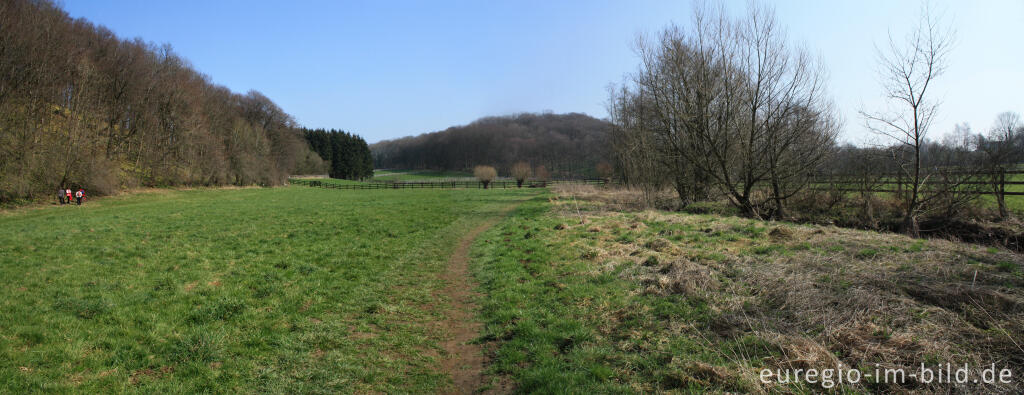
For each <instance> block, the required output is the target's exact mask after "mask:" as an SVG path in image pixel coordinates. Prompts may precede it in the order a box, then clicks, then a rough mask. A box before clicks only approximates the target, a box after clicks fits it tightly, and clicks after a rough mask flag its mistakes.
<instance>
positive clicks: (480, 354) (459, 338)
mask: <svg viewBox="0 0 1024 395" xmlns="http://www.w3.org/2000/svg"><path fill="white" fill-rule="evenodd" d="M513 208H514V206H510V207H507V208H505V209H504V210H502V214H504V213H507V212H508V211H511V210H512V209H513ZM500 220H501V218H500V217H496V218H491V219H488V220H487V221H485V222H484V223H482V224H480V225H479V226H477V227H476V228H473V230H471V231H469V233H467V234H466V235H464V236H463V237H462V239H461V240H459V244H458V246H457V247H456V248H455V252H454V253H453V254H452V256H451V258H450V259H449V260H448V267H447V269H446V270H445V272H444V273H442V274H441V279H442V280H443V281H444V283H445V287H444V288H443V289H442V290H441V294H440V296H442V297H444V298H446V299H448V300H449V301H450V308H449V309H448V311H446V312H445V313H444V314H445V317H444V321H443V322H438V323H436V325H437V327H438V328H440V329H441V330H443V331H445V332H447V333H448V337H447V339H445V341H444V342H442V343H441V347H442V348H443V349H444V351H445V355H444V356H443V357H442V359H441V369H442V371H443V372H444V373H446V374H448V375H449V376H451V378H452V383H453V384H454V387H453V388H452V389H450V390H449V391H446V392H445V393H449V394H472V393H476V392H478V390H480V389H481V388H482V387H484V386H485V384H488V383H485V381H484V368H485V365H486V363H487V358H486V355H485V350H484V347H483V346H482V345H480V344H475V343H474V342H473V340H475V339H476V338H477V336H479V334H480V330H481V328H482V326H483V324H482V323H480V322H479V321H477V319H476V311H477V306H476V304H475V303H474V302H473V298H474V297H476V296H477V293H476V292H474V291H473V289H474V288H475V284H474V282H473V280H472V275H471V273H470V272H469V248H470V246H472V244H473V240H476V238H477V236H479V235H480V234H481V233H483V232H484V231H486V230H487V229H489V228H490V227H492V226H494V225H495V224H497V223H498V222H499V221H500ZM509 391H510V388H508V385H504V384H499V385H497V386H493V387H490V388H487V389H486V390H485V391H483V392H484V393H507V392H509Z"/></svg>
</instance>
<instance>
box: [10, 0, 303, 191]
mask: <svg viewBox="0 0 1024 395" xmlns="http://www.w3.org/2000/svg"><path fill="white" fill-rule="evenodd" d="M319 161H320V159H319V158H317V157H316V155H315V154H311V153H310V152H309V149H308V146H307V144H306V143H305V141H304V140H303V138H302V135H301V133H300V132H299V131H298V130H297V128H296V125H295V122H294V120H293V119H292V117H291V116H289V115H288V114H286V113H285V112H284V111H282V110H281V108H279V107H278V106H277V105H275V104H274V103H273V102H272V101H271V100H270V99H268V98H267V97H265V96H263V95H262V94H260V93H258V92H249V93H247V94H244V95H240V94H236V93H232V92H231V91H230V90H228V89H227V88H225V87H223V86H218V85H215V84H213V83H212V82H211V81H210V78H209V77H207V76H205V75H203V74H200V73H199V72H197V71H196V70H195V69H193V68H192V66H191V65H190V64H189V63H188V62H187V61H186V60H184V59H182V58H181V57H179V56H178V55H177V54H175V53H174V52H173V51H172V50H171V48H170V47H169V46H167V45H164V46H156V45H153V44H149V43H145V42H143V41H141V40H140V39H135V40H121V39H119V38H118V37H117V36H115V35H114V34H113V33H112V32H111V31H110V30H108V29H106V28H104V27H102V26H95V25H93V24H91V23H89V22H88V21H85V20H83V19H72V18H71V17H69V16H68V15H67V13H66V12H64V11H63V10H61V9H60V8H58V7H57V6H55V5H54V4H53V3H51V2H50V1H46V0H7V1H3V2H0V201H9V200H12V199H21V198H32V197H33V196H37V195H39V194H41V193H49V191H51V190H53V189H55V188H56V187H57V186H61V185H66V186H71V185H74V186H81V187H85V188H87V189H89V190H91V191H92V192H94V193H104V192H111V191H113V190H115V189H117V188H120V187H130V186H135V185H148V186H156V185H176V184H189V185H219V184H239V185H241V184H277V183H281V182H283V181H284V180H285V178H286V177H287V175H288V174H289V173H292V172H303V171H306V170H304V169H303V168H304V167H308V166H315V165H316V164H317V163H318V162H319Z"/></svg>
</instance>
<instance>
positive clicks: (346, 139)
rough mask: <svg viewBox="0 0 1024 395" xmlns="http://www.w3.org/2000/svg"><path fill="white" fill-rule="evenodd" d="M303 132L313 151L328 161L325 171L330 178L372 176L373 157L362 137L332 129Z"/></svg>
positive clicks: (351, 178)
mask: <svg viewBox="0 0 1024 395" xmlns="http://www.w3.org/2000/svg"><path fill="white" fill-rule="evenodd" d="M303 134H304V135H305V136H306V141H308V142H309V146H310V147H311V148H312V149H313V151H315V152H316V153H317V154H318V155H320V157H321V158H323V159H324V160H327V161H330V163H329V166H328V168H327V173H328V175H329V176H330V177H331V178H344V179H348V180H362V179H366V178H370V177H373V157H372V156H371V155H370V148H369V147H368V146H367V145H366V140H363V138H362V137H359V136H357V135H354V134H351V133H348V132H344V131H340V130H334V129H331V130H324V129H304V130H303Z"/></svg>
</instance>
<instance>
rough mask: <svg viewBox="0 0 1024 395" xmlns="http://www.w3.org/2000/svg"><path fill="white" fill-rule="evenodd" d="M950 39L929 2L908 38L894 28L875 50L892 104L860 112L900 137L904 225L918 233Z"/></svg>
mask: <svg viewBox="0 0 1024 395" xmlns="http://www.w3.org/2000/svg"><path fill="white" fill-rule="evenodd" d="M952 45H953V32H952V31H951V30H949V29H947V28H944V27H943V26H941V24H940V21H939V20H938V18H937V17H936V16H935V15H933V14H932V12H931V10H930V9H929V8H927V7H925V8H924V9H923V10H922V14H921V18H920V20H919V22H918V25H917V26H916V27H915V28H914V30H913V31H912V32H911V33H910V34H909V35H908V36H907V38H906V40H905V41H904V42H897V40H896V39H895V38H893V37H892V35H891V34H890V36H889V43H888V46H887V47H886V48H884V49H882V48H878V50H877V52H878V62H879V66H880V70H879V73H880V76H881V84H882V89H883V91H884V93H885V98H886V99H887V101H888V103H889V105H888V108H887V109H884V110H879V111H875V112H868V111H864V110H862V111H861V112H860V113H861V115H862V116H863V117H864V119H865V123H866V125H867V127H868V129H869V130H871V131H872V132H874V133H876V134H878V135H880V136H882V137H884V138H887V139H888V140H890V142H895V143H896V145H895V146H894V148H893V150H892V155H893V158H894V159H895V160H896V161H897V162H898V163H899V169H900V171H901V172H902V174H903V176H904V177H906V178H907V179H908V181H909V188H908V190H907V193H905V194H904V195H903V196H902V200H903V221H902V224H901V228H902V230H903V231H904V232H906V233H908V234H910V235H914V236H917V235H918V234H919V233H920V228H919V226H918V222H917V220H918V216H920V215H921V214H922V213H923V212H925V211H926V209H928V202H929V200H932V199H933V198H934V195H933V196H927V194H926V193H924V192H925V191H924V185H925V182H926V181H927V180H928V178H929V174H928V172H927V171H926V170H925V169H924V168H923V167H922V166H921V162H922V153H923V148H924V146H925V142H926V137H927V136H928V131H929V128H930V127H931V123H932V121H933V120H934V119H935V115H936V113H937V111H938V102H937V101H935V100H932V99H931V93H932V92H931V91H932V85H933V82H934V81H935V79H936V78H938V77H939V76H941V75H942V73H943V72H944V71H945V69H946V57H947V56H948V55H949V51H950V49H951V48H952Z"/></svg>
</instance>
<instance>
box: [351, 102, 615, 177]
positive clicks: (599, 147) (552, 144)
mask: <svg viewBox="0 0 1024 395" xmlns="http://www.w3.org/2000/svg"><path fill="white" fill-rule="evenodd" d="M609 127H610V124H609V123H608V122H605V121H602V120H599V119H596V118H593V117H590V116H587V115H585V114H578V113H570V114H516V115H510V116H501V117H487V118H481V119H479V120H477V121H474V122H473V123H470V124H469V125H465V126H454V127H450V128H448V129H445V130H444V131H440V132H433V133H425V134H421V135H419V136H411V137H404V138H400V139H396V140H386V141H381V142H379V143H376V144H373V145H372V146H370V149H371V150H372V151H373V157H374V164H375V165H376V166H377V167H378V168H395V169H398V168H401V169H432V170H466V169H471V168H473V166H476V165H491V166H494V167H496V168H497V169H498V171H499V172H500V173H502V174H507V173H508V171H509V169H510V168H511V166H512V165H513V164H514V163H516V162H519V161H525V162H527V163H529V164H530V165H532V166H540V165H543V166H545V167H547V169H548V170H549V171H550V172H551V175H552V176H554V177H572V176H587V175H593V173H594V168H595V165H596V164H597V163H599V162H601V161H604V160H605V158H606V156H607V155H606V147H607V138H608V137H607V136H608V131H609Z"/></svg>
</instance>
